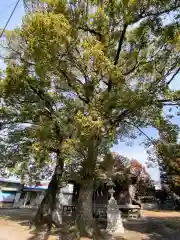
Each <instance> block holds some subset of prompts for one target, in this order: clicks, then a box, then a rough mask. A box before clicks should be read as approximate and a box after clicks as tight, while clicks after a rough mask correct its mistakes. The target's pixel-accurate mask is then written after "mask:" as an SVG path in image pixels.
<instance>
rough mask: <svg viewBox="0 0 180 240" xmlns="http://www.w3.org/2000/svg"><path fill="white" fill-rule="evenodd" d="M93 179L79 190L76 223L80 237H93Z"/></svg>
mask: <svg viewBox="0 0 180 240" xmlns="http://www.w3.org/2000/svg"><path fill="white" fill-rule="evenodd" d="M92 197H93V179H89V181H87V182H86V183H84V184H82V185H81V187H80V191H79V198H78V205H77V216H76V224H77V227H78V230H79V234H80V237H86V238H93V236H94V230H95V221H94V218H93V213H92V209H93V208H92Z"/></svg>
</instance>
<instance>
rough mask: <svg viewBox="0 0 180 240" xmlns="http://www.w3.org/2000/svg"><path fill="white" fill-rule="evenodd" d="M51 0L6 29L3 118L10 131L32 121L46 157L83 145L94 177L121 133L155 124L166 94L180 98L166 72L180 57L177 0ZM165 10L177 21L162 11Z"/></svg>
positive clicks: (86, 167) (37, 153)
mask: <svg viewBox="0 0 180 240" xmlns="http://www.w3.org/2000/svg"><path fill="white" fill-rule="evenodd" d="M44 2H45V3H46V4H47V8H46V9H47V11H40V10H41V8H40V10H39V11H37V12H35V13H33V14H30V15H27V16H26V17H25V18H24V20H23V24H22V27H21V28H20V29H17V30H15V31H13V32H8V33H7V35H6V42H5V44H6V47H7V49H8V53H6V56H8V59H6V62H7V68H6V71H5V73H4V75H3V76H2V79H1V91H2V101H1V102H2V104H1V105H2V107H1V115H2V125H3V126H4V127H5V128H6V131H7V139H10V135H11V134H10V133H11V131H10V130H11V129H13V130H14V131H15V132H16V131H17V129H18V126H19V125H22V124H24V123H28V124H30V131H29V133H28V134H27V135H26V140H27V139H28V140H29V139H30V140H32V142H31V141H30V142H31V143H30V144H29V145H30V146H29V147H28V151H27V153H28V154H27V155H29V156H31V157H33V159H36V158H37V159H38V161H39V162H41V160H40V159H43V157H42V153H45V152H46V151H47V156H49V155H51V153H52V152H53V153H55V152H56V151H57V150H61V151H62V152H63V151H64V152H65V149H66V150H67V156H68V155H69V152H68V149H71V150H72V151H73V152H74V153H75V152H77V154H75V156H76V157H77V158H78V159H79V154H80V155H81V157H82V156H83V157H82V158H81V160H80V162H81V163H82V171H81V173H80V175H81V177H82V179H87V176H88V177H89V178H91V179H92V178H94V173H95V168H96V165H97V162H98V156H101V155H103V154H104V155H107V154H108V153H109V149H110V147H111V146H112V145H113V144H114V143H115V142H116V141H117V139H124V138H125V137H128V138H129V137H132V136H133V137H134V136H137V132H139V129H140V128H143V127H148V126H154V125H155V124H154V122H155V121H156V119H157V117H160V116H161V115H162V109H163V104H164V103H165V102H167V96H168V97H170V102H173V103H177V101H178V99H177V98H175V95H176V94H177V93H174V92H173V93H172V92H171V91H170V90H169V83H170V81H167V79H168V78H170V77H171V76H172V74H174V73H175V72H176V71H177V68H178V64H179V62H180V61H179V60H180V55H179V51H177V49H178V48H177V43H178V36H177V35H178V32H179V15H178V13H179V7H180V4H179V3H178V2H177V1H174V0H171V1H152V2H151V3H149V1H146V0H144V1H138V2H137V1H100V2H99V1H94V0H93V1H92V0H88V1H83V2H82V1H72V2H69V1H65V0H58V1H44ZM168 14H171V15H173V21H171V22H170V23H169V22H167V23H166V22H164V20H163V18H164V17H167V16H168ZM171 81H172V79H171ZM25 130H26V128H25ZM21 136H23V134H21ZM28 140H27V142H28ZM8 141H9V140H8ZM27 142H26V143H27ZM14 144H15V142H14ZM6 145H7V144H6ZM18 145H19V146H20V148H21V147H22V144H21V141H20V140H19V141H18ZM2 149H3V148H2ZM29 149H30V151H29ZM70 155H71V154H70ZM31 157H30V158H31ZM23 158H24V157H23ZM23 158H22V162H24V160H23ZM48 159H49V158H47V159H46V158H44V161H42V162H43V164H44V166H46V165H47V164H48V163H49V160H48ZM51 160H52V158H51ZM19 161H21V160H19ZM40 168H41V165H40Z"/></svg>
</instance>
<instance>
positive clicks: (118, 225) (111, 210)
mask: <svg viewBox="0 0 180 240" xmlns="http://www.w3.org/2000/svg"><path fill="white" fill-rule="evenodd" d="M108 192H109V193H110V195H111V197H110V199H109V201H108V206H107V231H108V232H109V233H110V234H112V235H119V234H122V233H124V227H123V223H122V218H121V211H120V210H119V207H118V205H117V201H116V200H115V199H114V196H113V194H114V190H113V188H112V189H110V190H109V191H108Z"/></svg>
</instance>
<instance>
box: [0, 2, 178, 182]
mask: <svg viewBox="0 0 180 240" xmlns="http://www.w3.org/2000/svg"><path fill="white" fill-rule="evenodd" d="M15 3H16V0H1V1H0V28H3V27H4V25H5V23H6V21H7V19H8V17H9V16H10V14H11V12H12V10H13V7H14V5H15ZM23 15H24V7H23V1H22V0H21V1H20V3H19V4H18V7H17V9H16V11H15V13H14V15H13V17H12V18H11V21H10V23H9V24H8V26H7V28H8V29H13V28H15V27H16V26H20V25H21V20H22V17H23ZM2 67H4V64H3V63H2V61H1V62H0V68H2ZM179 79H180V75H178V76H177V77H176V79H175V80H174V81H173V83H172V84H171V87H172V88H173V89H180V81H179ZM174 122H175V123H177V124H180V120H179V118H178V117H176V118H175V119H174ZM146 133H147V135H148V136H152V137H157V136H158V134H157V131H156V130H155V129H152V128H149V129H146ZM143 140H144V138H143V137H141V138H138V139H136V140H135V141H134V142H133V143H132V145H131V146H127V145H126V144H125V143H119V144H118V145H116V146H114V147H113V151H116V152H118V153H120V154H122V155H124V156H127V157H129V158H135V159H137V160H138V161H139V162H140V163H142V164H145V162H146V160H147V153H146V150H145V149H144V147H143V146H141V145H140V143H141V142H142V141H143ZM148 172H149V173H150V175H151V177H152V179H154V180H159V171H158V169H157V168H151V169H148Z"/></svg>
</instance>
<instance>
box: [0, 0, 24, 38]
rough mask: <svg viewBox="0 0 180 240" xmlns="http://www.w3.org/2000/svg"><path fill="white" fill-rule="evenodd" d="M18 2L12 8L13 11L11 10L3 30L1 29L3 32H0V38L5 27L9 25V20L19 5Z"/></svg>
mask: <svg viewBox="0 0 180 240" xmlns="http://www.w3.org/2000/svg"><path fill="white" fill-rule="evenodd" d="M19 2H20V0H18V1H17V2H16V5H15V6H14V8H13V10H12V12H11V14H10V16H9V18H8V20H7V22H6V24H5V26H4V28H3V30H2V32H1V35H0V38H1V37H2V35H3V34H4V31H5V29H6V27H7V25H8V23H9V21H10V20H11V18H12V16H13V14H14V12H15V10H16V8H17V6H18V4H19Z"/></svg>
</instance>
